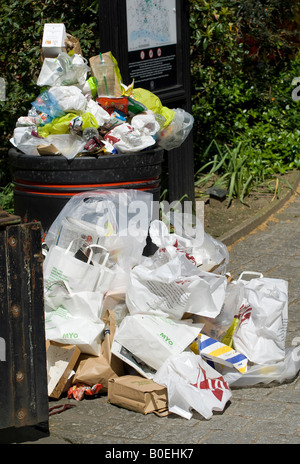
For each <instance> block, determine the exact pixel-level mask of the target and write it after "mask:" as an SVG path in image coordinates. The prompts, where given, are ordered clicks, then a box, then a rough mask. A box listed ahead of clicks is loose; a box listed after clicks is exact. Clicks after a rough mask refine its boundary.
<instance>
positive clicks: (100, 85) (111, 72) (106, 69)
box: [93, 61, 115, 97]
mask: <svg viewBox="0 0 300 464" xmlns="http://www.w3.org/2000/svg"><path fill="white" fill-rule="evenodd" d="M93 73H94V76H95V78H96V79H97V93H98V97H99V96H105V97H113V96H114V90H115V65H114V64H113V63H106V62H105V61H102V62H101V61H100V63H95V64H93Z"/></svg>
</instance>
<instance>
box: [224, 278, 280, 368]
mask: <svg viewBox="0 0 300 464" xmlns="http://www.w3.org/2000/svg"><path fill="white" fill-rule="evenodd" d="M241 277H242V276H241ZM240 282H242V283H243V285H244V301H243V304H242V306H241V308H240V311H239V315H238V317H239V325H238V327H237V329H236V331H235V333H234V335H233V343H234V347H235V349H236V350H238V351H239V352H241V353H243V354H244V355H245V356H247V358H248V359H249V361H251V362H253V363H256V364H264V365H265V364H266V365H267V364H273V363H275V362H278V361H282V360H283V359H284V357H285V338H286V330H287V323H288V282H287V281H285V280H282V279H271V278H266V277H260V278H254V279H251V280H250V281H244V280H243V279H241V278H240Z"/></svg>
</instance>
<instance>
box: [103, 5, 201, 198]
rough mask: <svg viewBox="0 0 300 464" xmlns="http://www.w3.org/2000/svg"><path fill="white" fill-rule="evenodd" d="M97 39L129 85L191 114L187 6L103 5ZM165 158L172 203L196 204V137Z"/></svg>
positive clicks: (189, 139)
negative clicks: (114, 60)
mask: <svg viewBox="0 0 300 464" xmlns="http://www.w3.org/2000/svg"><path fill="white" fill-rule="evenodd" d="M99 33H100V47H101V52H107V51H111V52H112V54H113V55H114V57H115V58H116V60H117V61H118V64H119V68H120V71H121V75H122V78H123V83H124V84H125V85H129V84H131V82H132V80H133V79H134V82H135V85H134V86H135V88H138V87H141V88H144V89H147V90H150V91H151V92H153V93H154V94H155V95H157V96H158V97H159V98H160V100H161V102H162V104H163V105H165V106H167V107H169V108H170V109H173V108H182V109H184V110H186V111H187V112H189V113H191V84H190V60H189V56H190V49H189V2H186V1H184V0H110V1H109V2H107V1H105V0H99ZM166 156H167V157H168V158H167V159H168V173H169V188H168V189H169V201H171V202H172V201H175V200H180V199H181V198H182V197H183V196H184V195H186V196H187V197H188V198H185V200H191V201H193V202H194V155H193V140H192V134H190V135H189V136H188V138H187V139H186V140H185V142H184V143H183V144H182V145H181V146H180V147H179V148H177V149H174V150H171V151H169V152H166Z"/></svg>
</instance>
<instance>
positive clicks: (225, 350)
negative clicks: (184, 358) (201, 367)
mask: <svg viewBox="0 0 300 464" xmlns="http://www.w3.org/2000/svg"><path fill="white" fill-rule="evenodd" d="M198 346H199V353H200V355H201V356H202V357H203V358H205V359H207V360H209V361H214V362H216V363H219V364H222V365H224V366H228V367H234V368H235V369H237V370H238V371H239V372H241V373H242V374H244V373H245V372H246V371H247V364H248V359H247V358H246V356H245V355H243V354H241V353H238V352H237V351H235V350H234V349H233V348H230V346H227V345H224V343H221V342H219V341H218V340H215V339H213V338H211V337H208V336H207V335H204V334H202V333H200V334H199V338H198Z"/></svg>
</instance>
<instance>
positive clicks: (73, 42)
mask: <svg viewBox="0 0 300 464" xmlns="http://www.w3.org/2000/svg"><path fill="white" fill-rule="evenodd" d="M65 47H66V52H67V53H69V52H70V51H71V50H73V52H74V53H75V54H76V55H81V56H82V51H81V47H80V43H79V40H78V39H77V37H73V36H72V35H71V34H68V33H67V38H66V40H65Z"/></svg>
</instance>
